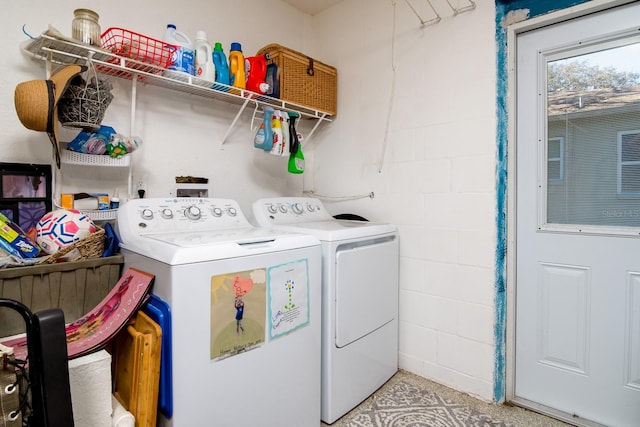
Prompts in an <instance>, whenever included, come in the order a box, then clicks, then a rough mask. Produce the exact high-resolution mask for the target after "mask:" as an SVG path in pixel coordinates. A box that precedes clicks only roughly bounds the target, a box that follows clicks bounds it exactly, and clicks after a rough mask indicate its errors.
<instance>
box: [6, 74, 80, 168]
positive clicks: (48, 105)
mask: <svg viewBox="0 0 640 427" xmlns="http://www.w3.org/2000/svg"><path fill="white" fill-rule="evenodd" d="M86 69H87V68H86V67H84V66H80V65H68V66H66V67H64V68H63V69H61V70H60V71H58V72H57V73H55V74H54V75H52V76H51V78H50V79H49V80H30V81H28V82H22V83H19V84H18V86H16V91H15V94H14V101H15V104H16V113H18V118H19V119H20V121H21V122H22V124H23V125H24V127H26V128H27V129H31V130H35V131H39V132H47V134H48V135H49V139H50V140H51V144H52V145H53V151H54V155H55V158H56V166H57V167H58V168H60V147H59V143H58V108H57V105H58V101H59V100H60V97H61V96H62V94H63V93H64V91H65V90H66V89H67V86H68V85H69V82H70V81H71V79H72V78H73V77H74V76H75V75H77V74H79V73H81V72H83V71H85V70H86Z"/></svg>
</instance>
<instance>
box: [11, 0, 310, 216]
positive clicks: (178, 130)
mask: <svg viewBox="0 0 640 427" xmlns="http://www.w3.org/2000/svg"><path fill="white" fill-rule="evenodd" d="M239 4H240V2H234V1H204V0H185V1H168V0H154V1H151V0H141V1H126V0H108V1H103V0H84V1H79V0H73V1H65V2H51V1H48V0H25V1H19V2H9V3H7V4H6V5H5V6H4V7H3V13H2V16H1V17H0V22H1V25H0V38H1V39H2V41H3V45H4V46H5V55H4V61H3V63H4V65H3V70H2V72H1V73H0V129H2V133H1V134H0V150H1V152H2V153H3V154H2V157H1V158H2V161H5V162H6V161H9V162H28V163H49V162H50V161H51V149H50V147H51V144H50V143H49V139H48V138H47V136H46V134H45V133H40V132H34V131H30V130H27V129H26V128H24V127H23V126H22V124H21V123H20V121H19V120H18V118H17V116H16V113H15V108H14V103H13V92H14V89H15V86H16V85H17V84H18V83H19V82H21V81H26V80H32V79H43V78H45V68H44V62H42V61H34V60H32V59H29V58H27V57H26V56H25V55H23V54H21V52H20V50H19V48H18V46H19V44H20V43H21V42H22V41H24V40H26V39H27V37H26V36H25V35H24V34H23V33H22V26H23V25H26V27H25V28H26V31H27V32H28V33H30V34H32V35H34V36H36V35H38V34H40V33H41V32H43V31H44V30H45V29H46V28H47V26H48V25H52V26H53V27H55V28H57V29H58V30H60V31H61V32H63V33H64V34H66V35H70V34H71V20H72V19H73V11H74V9H75V8H80V7H85V8H90V9H92V10H95V11H96V12H98V14H99V15H100V25H101V28H102V30H106V29H107V28H109V27H123V28H126V29H129V30H132V31H136V32H138V33H142V34H145V35H147V36H150V37H156V38H162V36H163V34H164V29H165V28H166V24H167V23H174V24H176V25H177V27H178V29H179V30H181V31H183V32H185V33H187V34H190V35H191V36H192V37H193V36H194V35H195V33H196V31H197V30H199V29H202V30H205V31H206V32H207V35H208V37H209V39H210V41H211V42H212V43H213V42H216V41H220V42H222V44H223V46H224V49H225V53H227V54H228V49H229V45H230V43H231V42H232V41H239V42H241V43H242V46H243V50H244V52H245V54H247V55H253V54H255V52H256V51H257V50H258V49H260V48H261V47H263V46H264V45H266V44H269V43H272V42H275V43H280V44H282V45H285V46H290V47H292V48H294V49H297V50H302V51H304V50H305V49H306V40H307V38H308V35H309V33H308V31H307V28H308V23H309V21H310V20H311V17H310V16H309V15H306V14H303V13H301V12H299V11H297V10H296V9H294V8H293V7H292V6H290V5H288V4H286V3H284V2H281V1H280V0H270V1H264V0H243V1H242V2H241V4H242V6H241V7H239ZM112 81H113V83H114V85H115V89H114V95H115V99H114V101H113V102H112V104H111V105H110V106H109V108H108V110H107V113H106V115H105V119H104V120H103V124H105V125H110V126H113V127H114V128H115V129H116V131H118V132H120V133H124V134H130V120H129V117H130V99H131V96H130V95H131V85H130V83H129V82H128V81H124V80H120V79H112ZM237 111H238V107H236V106H229V105H228V104H226V103H223V102H220V101H211V100H203V99H201V98H198V97H194V96H188V95H185V94H181V93H177V92H173V91H170V90H165V89H160V88H156V87H149V86H144V85H139V86H138V105H137V115H136V128H135V129H134V130H133V134H134V135H138V136H140V137H141V138H142V140H143V148H142V149H141V150H140V151H139V152H138V153H136V154H135V155H134V156H133V157H132V159H133V170H134V177H135V179H134V186H135V182H136V181H137V180H138V178H142V179H144V182H145V187H146V191H147V195H148V196H151V197H153V196H165V195H168V194H169V191H170V190H171V189H172V187H173V182H174V179H175V176H179V175H192V176H202V177H207V178H209V179H210V182H211V183H212V186H213V189H214V191H213V192H214V196H215V197H229V198H234V199H237V200H238V201H239V203H240V205H241V207H242V208H243V209H249V208H250V206H251V202H252V201H253V200H255V199H257V198H259V197H265V196H268V195H282V194H300V192H301V190H302V180H303V179H304V177H301V176H293V175H291V174H289V173H288V172H287V159H286V158H276V157H274V156H270V155H267V154H265V153H264V152H260V151H259V150H256V149H253V145H252V144H253V133H252V132H250V130H249V127H250V120H251V113H252V109H251V111H249V109H247V111H246V112H245V113H244V114H243V115H242V117H241V120H240V121H239V123H238V126H237V127H235V128H234V130H233V132H232V133H231V135H230V136H229V138H228V140H227V142H226V143H225V144H224V149H221V148H220V147H221V145H220V142H219V141H220V138H221V137H222V136H223V135H224V134H225V132H226V131H227V129H228V127H229V125H230V124H231V121H232V119H233V117H234V116H235V114H236V112H237ZM61 132H62V136H63V138H62V139H63V140H65V141H69V140H71V139H72V138H73V137H74V136H75V135H76V133H77V131H65V129H61ZM63 172H64V173H63V175H62V182H63V183H64V188H65V190H80V191H105V192H109V193H113V191H114V189H115V188H114V187H115V186H116V185H118V184H120V185H119V187H120V188H121V189H120V191H119V193H120V196H123V195H124V194H126V183H127V180H126V170H125V171H123V170H122V169H117V170H113V169H109V170H106V169H96V168H87V167H75V166H64V165H63ZM59 182H60V180H59ZM134 190H135V188H134ZM134 192H135V191H134Z"/></svg>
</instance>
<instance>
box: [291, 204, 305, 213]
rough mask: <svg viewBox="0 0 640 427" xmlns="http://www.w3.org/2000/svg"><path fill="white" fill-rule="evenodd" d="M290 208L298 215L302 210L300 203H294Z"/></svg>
mask: <svg viewBox="0 0 640 427" xmlns="http://www.w3.org/2000/svg"><path fill="white" fill-rule="evenodd" d="M291 210H292V211H293V212H294V213H296V214H298V215H300V214H301V213H302V212H304V209H303V208H302V205H301V204H300V203H294V204H293V206H291Z"/></svg>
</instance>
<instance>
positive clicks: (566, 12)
mask: <svg viewBox="0 0 640 427" xmlns="http://www.w3.org/2000/svg"><path fill="white" fill-rule="evenodd" d="M635 1H637V0H592V1H587V2H586V3H582V4H579V5H576V6H572V7H568V8H565V9H562V10H558V11H555V12H550V13H548V14H544V15H540V16H537V17H534V18H531V19H526V20H524V21H522V22H517V23H513V24H509V25H508V26H507V28H506V33H507V44H506V45H507V46H506V55H507V58H506V67H507V90H506V96H507V100H506V109H507V117H506V123H499V124H498V125H499V126H505V125H506V127H507V130H506V138H507V141H506V143H507V177H508V179H507V180H506V181H507V188H506V196H507V201H506V205H507V206H506V209H507V215H506V227H507V230H506V247H507V251H506V273H505V276H506V277H505V280H506V301H505V307H506V331H505V372H504V375H505V378H504V388H505V389H504V392H505V394H504V396H505V400H506V401H509V402H512V403H514V404H516V405H518V406H522V407H526V408H529V409H531V410H534V411H536V412H540V413H543V414H546V415H549V416H551V417H554V418H558V419H560V420H564V421H567V422H570V423H572V424H575V423H576V422H577V421H578V420H576V419H575V418H574V417H572V416H571V414H568V413H565V412H562V411H558V410H556V409H553V408H549V407H547V406H544V405H541V404H539V403H537V402H531V401H527V400H525V399H522V398H516V396H515V360H516V352H515V336H516V334H515V329H516V310H515V309H516V292H515V291H516V286H517V283H516V241H517V236H516V220H517V210H516V198H517V193H516V184H517V183H516V151H517V140H516V125H517V116H516V111H517V109H516V103H517V90H516V89H517V86H516V74H517V73H516V62H517V52H516V46H517V38H518V35H520V34H522V33H525V32H527V31H532V30H537V29H540V28H542V27H546V26H549V25H553V24H557V23H559V22H563V21H567V20H569V19H573V18H578V17H581V16H584V15H588V14H591V13H596V12H600V11H603V10H606V9H610V8H613V7H617V6H621V5H624V4H628V3H634V2H635ZM498 55H500V53H499V52H498ZM498 72H500V70H499V71H498ZM498 377H499V373H497V372H496V374H495V378H498ZM580 421H581V424H579V425H582V426H598V425H599V424H596V423H593V422H590V421H586V420H580Z"/></svg>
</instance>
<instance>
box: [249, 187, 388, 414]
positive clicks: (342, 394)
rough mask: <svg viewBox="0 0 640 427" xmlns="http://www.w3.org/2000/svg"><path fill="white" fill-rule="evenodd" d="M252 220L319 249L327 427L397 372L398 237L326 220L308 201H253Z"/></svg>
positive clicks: (382, 229)
mask: <svg viewBox="0 0 640 427" xmlns="http://www.w3.org/2000/svg"><path fill="white" fill-rule="evenodd" d="M252 221H253V223H254V224H257V225H260V226H263V227H273V229H275V230H289V231H298V232H301V233H305V234H310V235H313V236H315V237H317V238H318V239H319V240H320V241H321V242H322V409H321V418H322V420H323V421H324V422H326V423H329V424H331V423H333V422H334V421H336V420H337V419H338V418H340V417H341V416H343V415H344V414H345V413H347V412H348V411H349V410H351V409H353V408H354V407H355V406H357V405H358V404H359V403H360V402H362V401H363V400H365V399H366V398H367V397H368V396H370V395H371V394H372V393H373V392H374V391H375V390H377V389H378V388H379V387H380V386H381V385H383V384H384V383H385V382H386V381H387V380H388V379H389V378H391V376H393V374H394V373H396V371H397V370H398V261H399V259H398V258H399V255H398V233H397V228H396V227H395V226H394V225H391V224H379V223H370V222H362V221H353V220H337V219H334V218H333V217H332V216H331V215H330V214H329V213H328V212H327V211H326V209H325V208H324V206H323V205H322V203H321V202H320V201H319V200H317V199H314V198H305V197H281V198H270V199H260V200H258V201H256V202H254V204H253V215H252Z"/></svg>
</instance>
